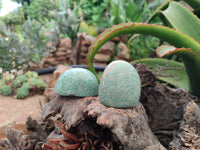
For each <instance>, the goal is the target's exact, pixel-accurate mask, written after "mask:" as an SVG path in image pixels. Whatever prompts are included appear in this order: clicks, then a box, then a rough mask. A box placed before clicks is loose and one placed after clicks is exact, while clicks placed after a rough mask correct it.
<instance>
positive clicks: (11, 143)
mask: <svg viewBox="0 0 200 150" xmlns="http://www.w3.org/2000/svg"><path fill="white" fill-rule="evenodd" d="M5 132H6V136H7V138H4V139H2V140H1V141H0V146H1V147H4V148H6V149H8V150H21V148H24V150H28V149H29V148H30V145H28V146H27V141H28V135H24V131H23V130H15V129H12V128H11V127H7V128H6V131H5Z"/></svg>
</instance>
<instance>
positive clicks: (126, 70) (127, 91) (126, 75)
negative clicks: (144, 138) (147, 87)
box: [99, 60, 141, 108]
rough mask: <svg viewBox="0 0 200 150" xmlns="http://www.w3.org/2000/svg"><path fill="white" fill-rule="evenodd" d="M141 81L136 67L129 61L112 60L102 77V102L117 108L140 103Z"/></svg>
mask: <svg viewBox="0 0 200 150" xmlns="http://www.w3.org/2000/svg"><path fill="white" fill-rule="evenodd" d="M140 92H141V83H140V77H139V75H138V72H137V71H136V69H135V68H134V67H133V66H132V65H131V64H130V63H128V62H126V61H123V60H117V61H113V62H111V63H110V64H109V65H108V66H107V67H106V69H105V70H104V73H103V75H102V77H101V82H100V86H99V100H100V103H101V104H103V105H105V106H108V107H115V108H129V107H134V106H135V105H137V104H138V102H139V99H140Z"/></svg>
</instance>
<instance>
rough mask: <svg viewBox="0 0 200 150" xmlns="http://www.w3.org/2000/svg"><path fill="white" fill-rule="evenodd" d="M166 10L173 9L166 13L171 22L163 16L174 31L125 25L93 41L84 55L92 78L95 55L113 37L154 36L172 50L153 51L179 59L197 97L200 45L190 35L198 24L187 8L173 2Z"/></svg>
mask: <svg viewBox="0 0 200 150" xmlns="http://www.w3.org/2000/svg"><path fill="white" fill-rule="evenodd" d="M169 8H170V9H172V8H173V9H174V10H173V11H172V10H171V11H169V13H172V14H170V15H171V17H172V18H171V17H170V15H169V14H167V13H166V14H165V15H167V19H168V21H169V22H170V23H171V25H172V26H173V27H174V28H175V29H176V30H174V29H170V28H168V27H164V26H159V25H152V24H147V23H126V24H119V25H117V26H113V27H112V28H110V29H107V30H105V31H104V32H103V33H102V34H100V35H99V36H98V37H97V38H96V40H94V41H93V43H92V45H91V46H90V48H89V51H88V55H87V64H88V66H87V68H88V69H89V70H90V71H92V72H93V73H94V74H95V75H96V72H95V70H94V66H93V63H92V61H93V59H94V56H95V54H96V52H97V51H98V49H99V48H100V47H101V46H102V45H103V44H104V43H105V42H107V41H108V40H110V39H112V38H114V37H116V36H119V35H122V34H135V33H137V34H147V35H151V36H155V37H157V38H160V39H161V40H163V41H166V42H168V43H169V44H171V45H174V46H175V47H172V46H161V47H159V48H158V49H157V54H158V56H160V57H164V56H168V55H174V54H175V55H178V56H180V57H181V58H182V59H183V62H184V65H185V69H186V72H187V75H188V79H189V85H190V92H191V93H192V94H194V95H196V96H199V97H200V80H199V76H200V71H199V70H200V44H199V42H198V40H199V36H200V35H198V32H197V36H194V35H193V34H192V33H193V31H194V32H195V31H196V29H198V28H199V25H200V20H199V19H198V18H197V17H195V16H194V14H192V13H191V12H189V11H188V9H187V8H185V7H183V6H182V5H181V4H179V3H177V2H171V3H170V6H169ZM177 11H178V12H177ZM174 12H177V13H176V14H178V16H177V17H174ZM181 15H183V16H181ZM188 19H191V20H192V21H193V22H194V26H192V27H191V28H190V27H189V28H187V27H183V26H184V22H187V21H188ZM177 20H178V22H177ZM181 22H182V23H181ZM185 24H186V23H185ZM186 25H187V24H186ZM179 30H180V31H179ZM185 31H187V32H185ZM184 33H185V34H184ZM190 35H192V37H190ZM176 47H177V48H176ZM191 66H192V67H191ZM96 76H97V75H96Z"/></svg>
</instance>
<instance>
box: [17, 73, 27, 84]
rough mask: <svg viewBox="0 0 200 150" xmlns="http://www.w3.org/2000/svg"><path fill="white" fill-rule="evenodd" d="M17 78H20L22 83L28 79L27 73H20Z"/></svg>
mask: <svg viewBox="0 0 200 150" xmlns="http://www.w3.org/2000/svg"><path fill="white" fill-rule="evenodd" d="M16 79H17V80H19V81H20V82H21V83H23V82H26V81H27V77H26V76H25V75H20V76H18V77H17V78H16Z"/></svg>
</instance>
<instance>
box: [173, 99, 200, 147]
mask: <svg viewBox="0 0 200 150" xmlns="http://www.w3.org/2000/svg"><path fill="white" fill-rule="evenodd" d="M183 117H184V120H183V121H182V123H181V124H180V127H179V130H178V133H177V134H176V136H175V138H174V139H173V141H172V142H171V143H170V145H169V147H170V149H171V150H178V149H181V150H199V149H200V108H199V107H198V105H197V104H196V103H195V102H194V101H191V102H189V103H188V104H187V105H186V106H185V108H184V115H183Z"/></svg>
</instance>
